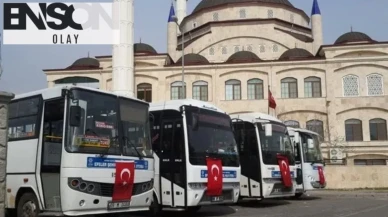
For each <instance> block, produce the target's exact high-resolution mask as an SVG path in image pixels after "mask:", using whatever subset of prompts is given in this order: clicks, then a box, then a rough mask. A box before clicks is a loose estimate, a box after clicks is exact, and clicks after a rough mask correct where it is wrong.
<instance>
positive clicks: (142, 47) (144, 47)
mask: <svg viewBox="0 0 388 217" xmlns="http://www.w3.org/2000/svg"><path fill="white" fill-rule="evenodd" d="M133 52H134V53H135V54H139V53H141V54H158V52H157V51H156V50H155V48H153V47H152V46H151V45H149V44H145V43H141V42H140V43H135V44H134V45H133Z"/></svg>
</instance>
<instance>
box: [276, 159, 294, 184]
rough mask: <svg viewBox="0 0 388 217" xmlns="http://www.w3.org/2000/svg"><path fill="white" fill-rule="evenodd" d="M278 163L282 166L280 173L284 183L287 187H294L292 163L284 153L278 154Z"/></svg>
mask: <svg viewBox="0 0 388 217" xmlns="http://www.w3.org/2000/svg"><path fill="white" fill-rule="evenodd" d="M277 158H278V165H279V168H280V173H281V176H282V180H283V185H284V186H285V187H287V188H290V187H292V179H291V172H290V164H289V163H288V158H287V157H286V156H284V155H279V154H278V155H277Z"/></svg>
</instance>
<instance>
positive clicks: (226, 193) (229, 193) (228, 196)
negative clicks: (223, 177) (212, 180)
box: [200, 190, 233, 203]
mask: <svg viewBox="0 0 388 217" xmlns="http://www.w3.org/2000/svg"><path fill="white" fill-rule="evenodd" d="M206 193H207V192H206V191H205V193H204V194H203V196H202V199H201V202H200V203H208V202H211V197H210V196H208V195H207V194H206ZM222 197H223V201H224V202H233V190H223V191H222Z"/></svg>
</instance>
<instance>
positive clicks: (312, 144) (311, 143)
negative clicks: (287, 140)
mask: <svg viewBox="0 0 388 217" xmlns="http://www.w3.org/2000/svg"><path fill="white" fill-rule="evenodd" d="M307 147H308V148H309V149H313V148H314V140H312V139H307Z"/></svg>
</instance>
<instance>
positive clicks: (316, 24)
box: [311, 0, 323, 55]
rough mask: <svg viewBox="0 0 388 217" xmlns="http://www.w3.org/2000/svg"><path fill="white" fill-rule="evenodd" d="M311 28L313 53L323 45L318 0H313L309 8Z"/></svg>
mask: <svg viewBox="0 0 388 217" xmlns="http://www.w3.org/2000/svg"><path fill="white" fill-rule="evenodd" d="M311 29H312V32H313V38H314V42H313V54H314V55H315V54H316V53H317V52H318V50H319V48H320V47H321V46H322V45H323V28H322V15H321V10H320V9H319V5H318V0H314V2H313V9H312V10H311Z"/></svg>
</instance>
